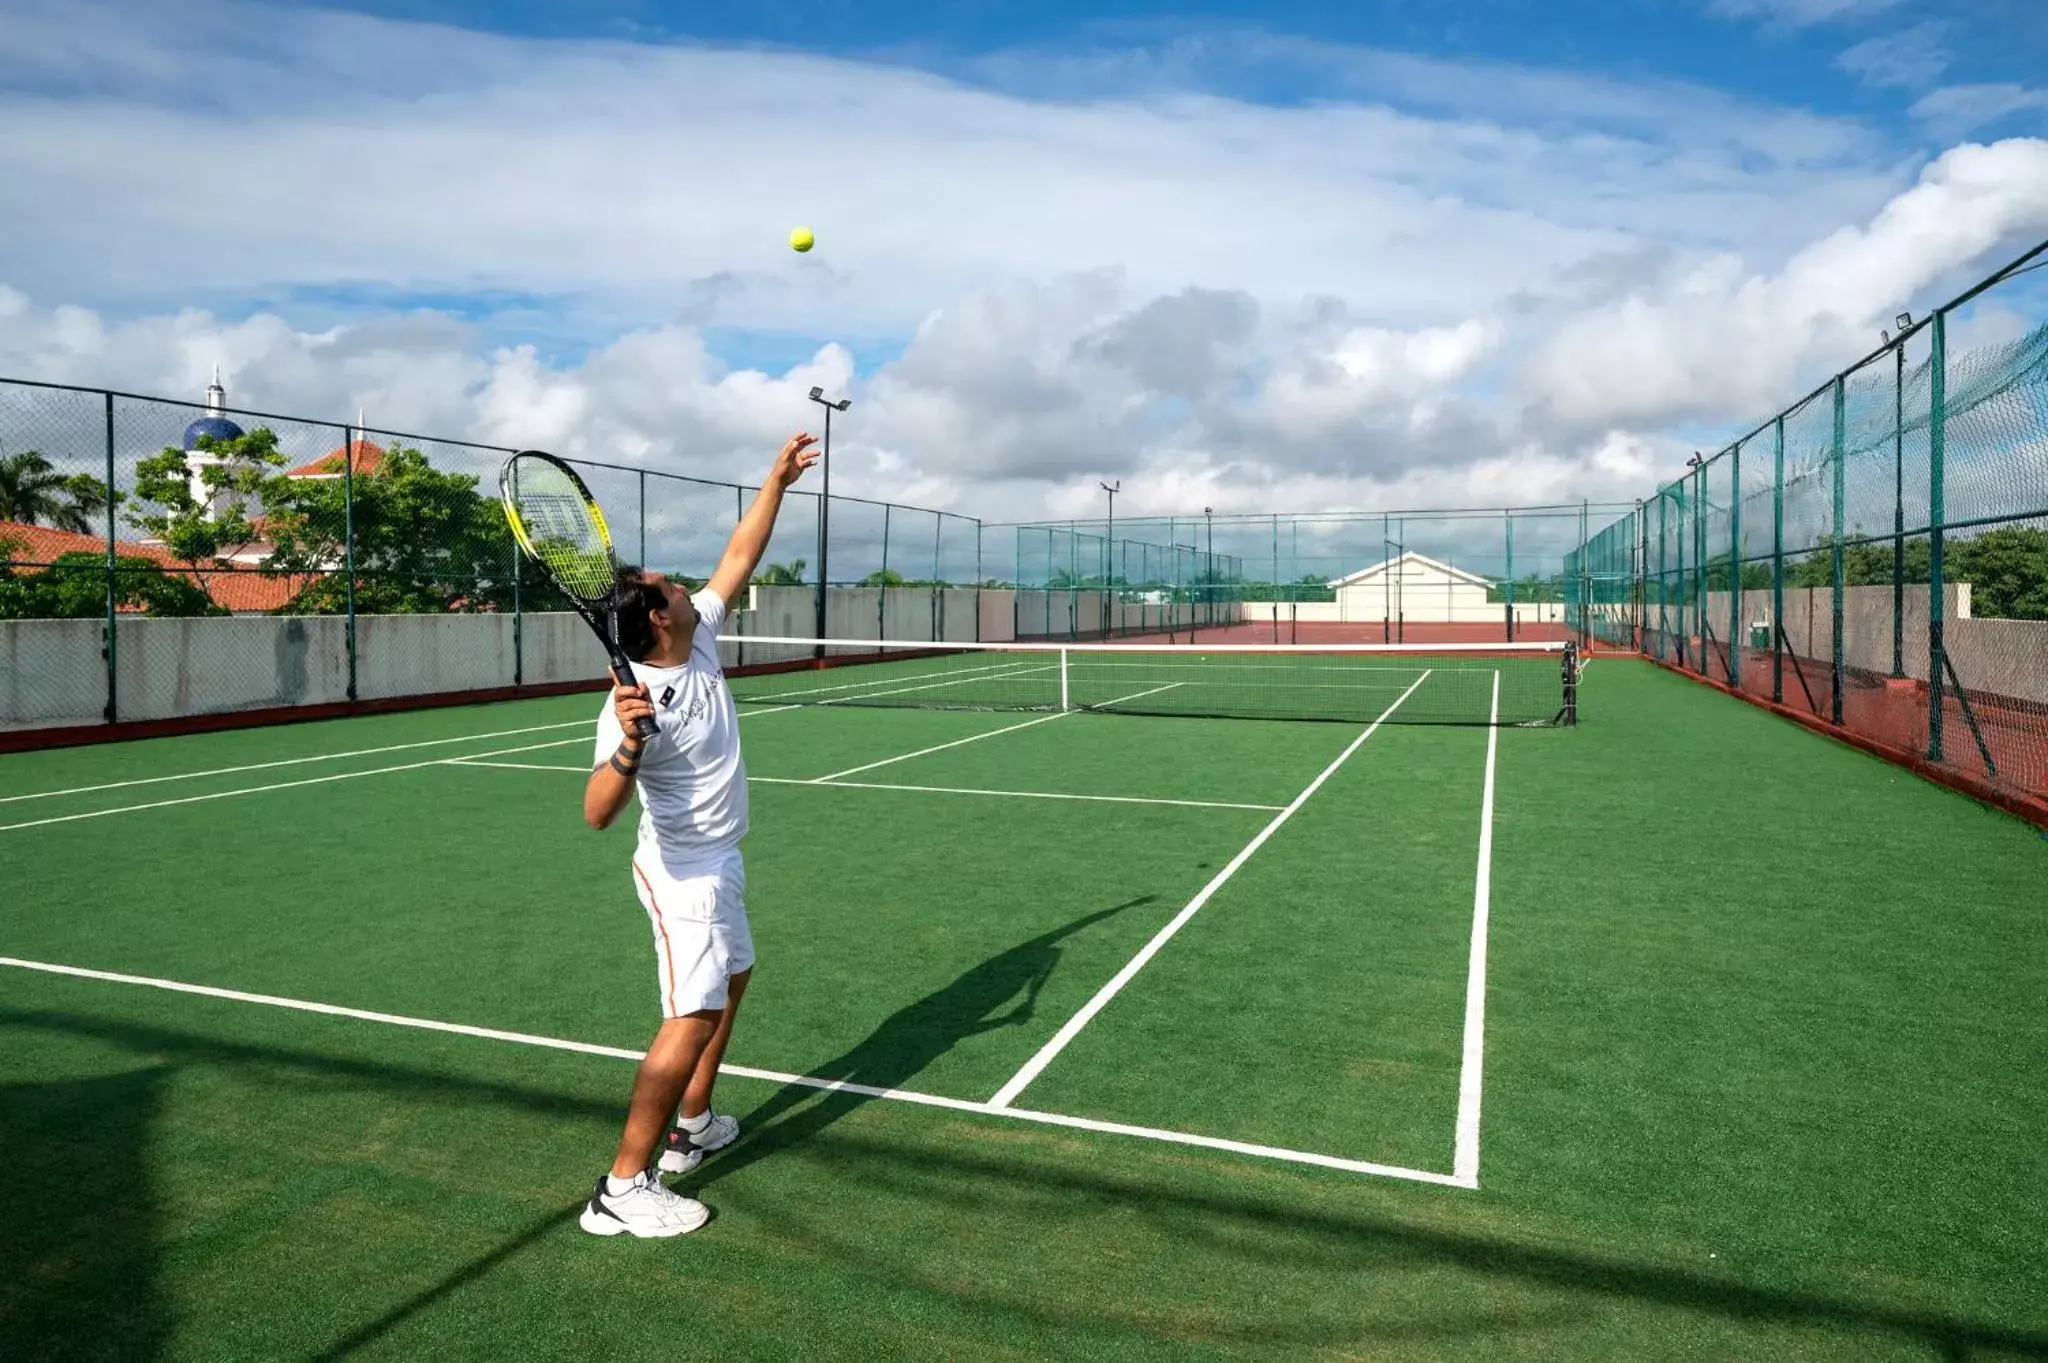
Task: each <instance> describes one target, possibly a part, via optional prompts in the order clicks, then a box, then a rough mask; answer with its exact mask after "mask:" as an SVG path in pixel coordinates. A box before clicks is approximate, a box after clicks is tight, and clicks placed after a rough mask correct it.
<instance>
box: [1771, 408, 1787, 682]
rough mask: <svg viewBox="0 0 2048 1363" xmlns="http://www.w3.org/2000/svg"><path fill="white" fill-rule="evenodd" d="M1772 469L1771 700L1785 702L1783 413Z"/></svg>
mask: <svg viewBox="0 0 2048 1363" xmlns="http://www.w3.org/2000/svg"><path fill="white" fill-rule="evenodd" d="M1773 425H1774V427H1775V430H1776V434H1775V436H1774V438H1773V439H1772V442H1771V445H1772V450H1773V457H1772V470H1771V700H1772V701H1773V702H1774V703H1775V704H1778V705H1783V704H1784V703H1785V646H1784V639H1785V416H1784V413H1782V412H1781V413H1779V414H1778V419H1777V421H1776V422H1774V423H1773Z"/></svg>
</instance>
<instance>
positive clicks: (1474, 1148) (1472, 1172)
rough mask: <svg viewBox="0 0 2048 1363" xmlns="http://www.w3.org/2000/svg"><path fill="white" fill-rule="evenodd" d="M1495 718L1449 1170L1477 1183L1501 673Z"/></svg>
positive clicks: (1483, 798) (1489, 737)
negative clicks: (1455, 1126) (1456, 1107)
mask: <svg viewBox="0 0 2048 1363" xmlns="http://www.w3.org/2000/svg"><path fill="white" fill-rule="evenodd" d="M1493 719H1494V723H1492V724H1490V725H1488V726H1487V730H1486V784H1485V786H1484V788H1483V792H1482V794H1481V795H1480V797H1479V873H1478V875H1477V877H1476V878H1475V879H1474V882H1473V888H1472V955H1471V960H1470V963H1469V964H1468V965H1467V966H1466V969H1465V1050H1464V1057H1463V1060H1462V1061H1461V1062H1460V1064H1459V1066H1458V1140H1457V1145H1456V1147H1455V1150H1454V1153H1453V1156H1452V1161H1451V1170H1452V1172H1453V1173H1455V1174H1456V1175H1457V1176H1458V1177H1459V1178H1460V1179H1462V1180H1464V1181H1465V1182H1466V1183H1467V1184H1468V1185H1469V1186H1471V1187H1474V1188H1477V1187H1478V1186H1479V1098H1480V1094H1481V1091H1482V1090H1483V1088H1484V1084H1483V1082H1482V1079H1481V1072H1482V1069H1483V1067H1484V1065H1485V1063H1486V930H1487V922H1488V919H1489V918H1490V917H1491V915H1492V899H1493V771H1494V754H1495V752H1496V751H1497V750H1498V748H1499V746H1500V722H1499V721H1500V673H1498V672H1496V673H1494V674H1493Z"/></svg>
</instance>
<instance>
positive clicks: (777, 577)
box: [754, 558, 804, 587]
mask: <svg viewBox="0 0 2048 1363" xmlns="http://www.w3.org/2000/svg"><path fill="white" fill-rule="evenodd" d="M754 581H755V582H756V583H757V584H759V585H760V586H763V587H801V586H803V585H804V561H803V560H802V559H800V558H798V559H791V560H790V561H789V562H788V563H771V564H769V565H768V566H767V567H765V568H763V569H762V570H761V571H760V572H758V573H756V574H754Z"/></svg>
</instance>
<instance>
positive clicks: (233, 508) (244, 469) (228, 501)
mask: <svg viewBox="0 0 2048 1363" xmlns="http://www.w3.org/2000/svg"><path fill="white" fill-rule="evenodd" d="M198 448H199V450H200V451H202V452H204V453H207V454H212V455H216V456H218V457H219V458H220V460H221V461H222V462H219V463H210V464H208V465H206V466H205V468H204V469H202V470H201V472H200V475H199V481H200V486H201V490H202V491H203V492H204V494H205V495H204V497H203V498H202V497H198V496H195V495H193V491H192V471H191V466H190V464H189V463H188V462H187V459H186V455H185V451H183V450H181V449H174V448H168V447H167V448H165V449H164V450H163V451H162V452H161V453H159V454H155V455H152V456H151V457H149V458H148V459H145V460H143V461H142V462H141V463H140V464H138V465H136V466H135V499H136V501H137V502H138V503H140V509H139V510H137V511H136V512H134V513H132V514H130V515H129V517H128V523H129V524H130V525H132V526H134V527H136V528H137V529H139V530H144V531H147V532H148V533H149V534H151V535H153V536H155V537H156V538H157V539H158V540H161V541H162V542H163V545H164V547H165V548H166V549H168V550H169V551H170V553H171V556H172V557H173V558H175V559H177V560H178V561H179V562H181V563H185V564H189V565H190V566H191V567H192V568H194V569H195V570H199V571H198V576H199V579H200V583H201V585H202V587H203V586H204V584H205V581H206V573H205V571H204V569H205V568H206V567H212V568H225V567H227V566H228V565H227V560H228V559H229V558H231V557H232V556H233V555H234V554H236V553H238V552H239V551H241V550H243V549H246V548H248V547H249V546H250V545H251V544H254V543H255V542H256V541H257V540H258V539H259V538H260V537H261V532H260V531H259V530H258V529H257V526H256V524H255V522H254V521H253V520H252V519H251V518H250V512H251V509H252V508H253V507H254V506H255V504H256V499H257V497H258V495H259V494H260V493H261V491H262V488H263V485H264V482H265V478H266V475H267V472H268V471H269V470H271V469H275V468H277V467H279V466H280V465H282V464H283V463H284V462H285V459H284V455H283V454H281V453H280V452H279V451H278V448H277V433H276V432H274V431H272V430H271V429H270V428H269V427H268V426H258V427H257V428H256V429H255V430H253V431H250V432H248V433H247V434H245V435H239V436H236V437H235V438H234V439H232V440H219V439H216V438H215V437H213V436H210V435H208V436H201V437H200V438H199V447H198Z"/></svg>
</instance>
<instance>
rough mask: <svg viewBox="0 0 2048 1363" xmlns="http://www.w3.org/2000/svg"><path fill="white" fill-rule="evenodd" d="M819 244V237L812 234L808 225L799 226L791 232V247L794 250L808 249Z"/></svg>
mask: <svg viewBox="0 0 2048 1363" xmlns="http://www.w3.org/2000/svg"><path fill="white" fill-rule="evenodd" d="M817 244H818V239H817V238H816V237H814V236H812V235H811V229H810V228H808V227H799V228H797V229H796V230H795V231H794V232H791V233H790V234H789V249H790V250H792V251H808V250H810V249H811V248H812V247H813V246H816V245H817Z"/></svg>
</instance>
